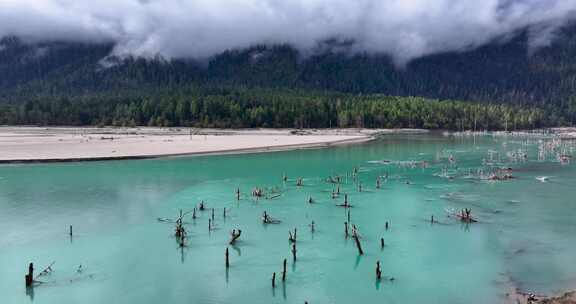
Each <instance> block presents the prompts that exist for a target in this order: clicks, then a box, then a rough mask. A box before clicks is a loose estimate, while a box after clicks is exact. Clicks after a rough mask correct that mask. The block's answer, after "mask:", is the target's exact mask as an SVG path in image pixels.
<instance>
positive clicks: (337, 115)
mask: <svg viewBox="0 0 576 304" xmlns="http://www.w3.org/2000/svg"><path fill="white" fill-rule="evenodd" d="M350 43H353V42H350ZM113 47H114V46H113V45H110V44H96V45H95V44H80V43H70V42H49V43H33V44H30V43H24V42H22V41H21V40H20V39H18V38H17V37H7V38H3V39H2V40H1V41H0V110H2V109H3V108H4V112H5V113H1V112H0V123H39V124H59V123H66V124H117V125H126V124H148V125H163V126H164V125H166V126H171V125H182V124H184V125H195V126H222V127H226V126H235V127H244V126H248V127H255V126H277V127H295V126H296V127H302V126H309V127H328V126H370V127H380V126H386V127H406V126H408V127H427V128H451V129H454V128H472V127H473V126H476V125H477V123H480V126H481V128H487V129H503V128H507V127H508V123H509V122H512V121H513V120H514V122H513V125H514V126H517V127H519V128H521V127H524V128H529V127H542V126H555V125H573V124H574V122H576V98H574V96H575V94H574V92H575V91H576V61H575V60H574V58H576V27H569V28H566V29H564V30H563V31H562V32H560V33H557V37H556V39H554V40H553V42H552V44H550V45H548V46H546V47H542V48H538V49H535V50H534V49H531V48H530V47H529V39H528V34H527V32H526V31H522V32H519V33H517V34H516V35H513V36H511V37H502V38H500V39H497V40H495V41H493V42H492V43H490V44H488V45H485V46H483V47H480V48H476V49H470V50H463V51H460V52H450V53H442V54H436V55H431V56H427V57H423V58H419V59H416V60H413V61H412V62H409V63H408V64H407V65H405V66H401V67H399V66H396V65H394V63H393V62H392V60H391V59H390V58H389V57H387V56H385V55H373V54H372V55H371V54H358V53H351V52H349V51H347V50H348V48H349V45H347V44H346V43H344V44H335V43H334V44H331V42H330V41H328V42H327V43H325V44H324V45H323V46H322V48H319V49H318V50H317V51H315V52H311V53H310V54H306V55H303V54H301V53H299V52H298V51H297V50H296V49H294V48H292V47H290V46H288V45H274V46H264V45H260V46H254V47H251V48H249V49H244V50H229V51H226V52H224V53H222V54H219V55H217V56H214V57H213V58H211V59H209V60H208V61H201V62H200V61H194V60H190V59H176V60H165V59H163V58H160V57H157V58H152V59H150V58H148V59H144V58H117V57H114V56H112V55H111V54H112V51H113ZM384 96H399V97H395V98H388V97H384ZM402 96H405V97H407V98H404V99H402V98H401V97H402ZM410 96H419V97H424V98H427V99H417V100H414V99H411V98H409V97H410ZM436 99H438V100H463V101H467V102H470V104H469V105H466V104H465V103H457V105H456V106H454V105H453V104H449V105H447V104H446V103H441V102H439V101H438V100H436ZM151 100H156V101H151ZM207 100H212V102H214V103H216V104H218V105H217V106H216V108H217V109H216V110H214V109H211V110H210V111H208V110H206V109H204V111H205V112H203V114H200V112H197V113H192V114H186V115H180V116H179V117H176V116H177V115H176V114H175V112H176V109H180V110H178V111H180V112H182V111H188V110H190V109H197V108H199V107H207V105H206V102H207ZM294 100H298V102H300V104H299V105H297V106H295V105H294V104H292V105H290V103H294ZM407 100H408V101H409V100H412V103H413V104H418V105H419V107H421V108H422V109H418V108H416V107H414V106H411V105H410V104H409V102H407ZM279 101H282V102H284V103H287V104H289V105H288V106H286V107H290V106H291V108H290V109H292V112H290V110H289V109H288V108H286V109H284V108H283V107H284V106H285V105H282V107H280V106H278V102H279ZM336 101H338V102H340V103H339V104H338V106H335V105H334V104H333V103H334V102H336ZM351 101H358V102H361V103H353V102H351ZM429 101H431V102H432V104H433V106H431V107H428V104H429V103H430V102H429ZM315 102H318V105H321V106H323V107H325V108H326V109H329V111H332V112H329V113H323V114H326V115H320V116H318V117H316V118H314V117H311V116H309V115H308V113H306V111H305V110H298V111H293V110H294V108H295V107H301V106H302V105H304V104H309V105H308V106H313V105H315ZM434 102H438V103H434ZM2 104H4V106H1V105H2ZM366 104H371V107H372V108H370V109H368V108H367V107H366ZM477 104H478V105H480V106H478V107H476V108H473V107H474V106H475V105H477ZM483 104H484V105H483ZM344 105H345V106H344ZM383 105H386V106H390V107H392V108H394V109H396V108H397V109H400V110H398V111H396V112H395V113H394V114H390V113H388V114H383V113H380V112H379V111H381V109H378V107H381V106H383ZM490 105H494V106H495V107H496V108H488V107H489V106H490ZM499 105H502V106H504V107H505V108H497V107H498V106H499ZM151 107H155V110H154V111H152V110H150V109H151ZM178 107H180V108H178ZM86 108H89V109H91V110H90V111H87V110H85V109H86ZM238 108H240V109H241V110H242V111H243V112H242V115H243V116H242V118H238V119H236V118H234V115H240V114H238V113H240V112H234V111H237V110H238ZM281 108H282V110H281ZM406 108H411V110H406ZM448 108H450V109H452V110H450V111H452V112H450V113H449V114H446V115H445V114H443V113H442V111H448V110H446V109H448ZM146 109H148V110H146ZM218 109H220V110H218ZM222 109H226V110H222ZM299 109H300V108H299ZM402 109H403V110H402ZM423 109H428V110H423ZM524 110H525V112H523V114H521V113H520V114H517V115H516V114H514V113H515V112H518V113H519V111H524ZM198 111H200V110H198ZM219 111H222V113H225V114H222V113H221V112H219ZM280 111H284V112H286V111H288V112H290V113H291V114H290V115H291V116H290V117H284V116H285V115H288V114H285V113H284V112H280ZM342 111H344V112H346V113H347V114H342ZM382 111H384V110H382ZM386 111H388V109H387V110H386ZM425 111H429V112H425ZM498 111H504V112H506V113H507V114H506V115H503V114H502V115H500V117H498V115H499V114H498ZM255 112H258V113H257V114H255ZM61 113H66V115H68V117H67V118H66V119H60V118H61V116H63V114H61ZM214 113H217V114H214ZM234 113H236V114H234ZM471 113H472V114H471ZM365 114H366V115H365ZM368 114H370V115H372V116H370V115H368ZM194 115H198V116H194ZM259 115H260V116H261V117H260V116H259ZM391 115H392V116H394V117H396V118H395V119H396V120H394V121H392V122H391V121H389V120H387V119H389V117H392V116H391ZM459 115H460V116H462V115H466V117H465V118H459V117H458V116H459ZM444 116H446V117H444ZM505 116H506V117H505ZM434 117H435V118H434ZM478 117H485V118H486V120H485V121H480V122H478V119H479V118H478ZM315 119H316V120H315Z"/></svg>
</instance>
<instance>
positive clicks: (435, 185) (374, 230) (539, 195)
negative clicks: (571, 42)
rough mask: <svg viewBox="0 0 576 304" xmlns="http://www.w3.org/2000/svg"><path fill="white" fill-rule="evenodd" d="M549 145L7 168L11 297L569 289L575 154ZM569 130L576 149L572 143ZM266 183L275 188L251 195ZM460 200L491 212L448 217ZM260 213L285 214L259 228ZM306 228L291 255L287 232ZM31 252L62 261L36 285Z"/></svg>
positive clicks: (464, 140) (468, 299) (214, 299)
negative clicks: (179, 221)
mask: <svg viewBox="0 0 576 304" xmlns="http://www.w3.org/2000/svg"><path fill="white" fill-rule="evenodd" d="M550 141H551V139H550V138H546V137H536V136H530V137H525V136H491V135H483V136H476V137H472V136H444V135H442V134H424V135H389V136H383V137H382V138H379V139H378V140H376V141H373V142H370V143H366V144H360V145H348V146H338V147H332V148H327V149H316V150H296V151H285V152H273V153H257V154H242V155H221V156H202V157H179V158H161V159H149V160H130V161H107V162H78V163H58V164H57V163H52V164H14V165H2V166H0V231H1V234H0V302H1V303H40V304H42V303H50V304H52V303H83V304H87V303H108V304H112V303H304V302H306V301H307V302H308V303H310V304H313V303H490V304H492V303H502V302H504V300H505V294H506V293H507V292H509V290H510V288H511V287H512V286H515V287H518V288H520V289H521V290H524V291H530V292H535V293H540V294H553V293H556V292H560V291H563V290H566V289H573V288H574V287H576V263H575V261H576V260H575V253H576V167H575V166H574V164H573V163H561V162H560V161H559V160H558V159H557V157H556V156H555V155H554V154H553V153H545V151H544V152H541V153H539V148H542V147H543V143H545V142H550ZM557 144H558V148H557V149H559V150H558V151H560V150H562V151H561V152H562V153H564V154H570V155H575V153H574V152H575V151H574V145H573V143H570V142H564V143H557ZM520 152H521V153H520ZM523 153H525V155H526V157H523V156H521V157H519V156H518V155H521V154H522V155H523ZM450 158H453V160H454V161H453V162H450ZM422 161H426V162H427V164H428V166H422V165H421V163H422ZM411 162H413V163H411ZM499 167H510V168H512V169H513V171H512V174H513V176H514V177H515V178H514V179H511V180H505V181H490V180H486V179H483V178H480V176H479V175H480V170H483V171H482V172H484V173H485V175H486V174H487V172H489V171H491V170H493V169H494V168H499ZM354 168H357V171H358V174H357V179H358V182H359V183H361V184H362V188H363V189H362V192H359V191H358V184H357V183H355V181H354V180H355V178H354V177H353V176H352V175H353V170H354ZM284 174H286V175H287V177H288V181H286V182H283V180H282V177H283V175H284ZM336 175H339V176H341V181H342V183H341V185H340V191H341V193H342V194H344V193H347V194H348V197H349V201H350V203H351V204H352V205H353V208H350V217H351V222H352V223H353V224H355V225H356V226H357V227H358V230H359V232H360V234H361V236H362V238H361V244H362V247H363V250H364V255H359V254H358V251H357V249H356V245H355V242H354V240H353V239H350V238H346V237H345V235H344V222H345V221H347V218H346V211H347V210H346V209H345V208H342V207H338V206H336V205H337V204H341V203H342V202H343V200H344V198H343V195H340V196H339V197H337V198H336V199H333V198H332V197H331V196H332V191H333V190H334V189H335V188H336V185H335V184H332V183H329V182H328V181H327V178H328V177H329V176H336ZM377 176H382V186H381V188H380V189H376V178H377ZM385 176H388V178H387V179H386V178H385ZM299 177H301V178H303V183H304V185H303V186H302V187H297V186H296V179H297V178H299ZM543 177H547V178H543ZM254 187H262V188H264V189H265V192H267V193H270V192H271V191H274V193H277V194H280V195H279V196H278V197H276V198H274V199H265V198H261V199H258V200H256V199H255V198H253V197H252V196H251V195H250V192H251V190H252V189H253V188H254ZM236 188H240V190H241V200H240V201H237V200H236V198H235V189H236ZM310 196H311V197H312V198H313V199H314V203H313V204H309V203H308V202H307V201H308V197H310ZM201 200H203V201H204V202H205V204H206V207H207V208H208V210H206V211H202V212H200V211H198V213H197V215H198V218H196V219H193V218H192V217H191V214H187V215H186V216H185V217H184V223H185V225H184V227H185V229H186V230H187V231H188V238H187V240H186V247H185V248H180V246H179V245H178V243H177V242H176V239H175V237H174V227H175V225H174V223H171V222H162V221H159V220H158V218H168V219H176V217H177V215H178V213H179V210H183V212H188V211H190V210H192V209H193V208H194V207H195V206H197V205H198V203H199V202H200V201H201ZM211 208H214V210H215V212H214V213H215V219H214V222H215V228H214V229H213V230H212V231H209V229H208V219H209V218H210V217H211ZM223 208H227V212H226V213H227V214H226V218H224V217H223ZM463 208H471V209H472V214H473V216H474V217H476V218H477V219H478V222H477V223H472V224H464V223H461V222H459V221H458V220H456V219H454V218H451V217H448V216H447V212H446V210H452V209H454V210H460V209H463ZM263 211H266V212H267V213H268V214H270V215H271V216H272V217H274V218H276V219H279V220H281V223H279V224H268V225H265V224H263V223H262V221H261V215H262V213H263ZM431 215H434V217H435V219H436V221H437V222H436V223H433V224H432V223H430V217H431ZM312 221H314V223H315V231H314V232H312V231H311V229H310V227H309V224H310V223H311V222H312ZM386 222H389V224H390V228H389V229H388V230H386V229H385V223H386ZM70 225H73V230H74V233H73V236H72V237H70V236H69V234H68V231H69V226H70ZM294 228H297V231H298V241H297V261H296V262H293V260H292V256H291V255H292V254H291V248H292V246H291V244H290V243H289V241H288V231H289V230H291V229H294ZM232 229H241V230H242V235H241V237H240V239H239V241H238V242H237V243H236V245H235V246H230V245H228V241H229V239H230V231H231V230H232ZM380 238H384V240H385V247H384V248H383V249H381V248H380ZM226 248H229V252H230V268H229V269H226V268H225V263H224V252H225V250H226ZM285 258H287V259H288V267H287V268H288V269H287V274H286V275H287V277H286V281H285V282H282V281H281V274H280V273H281V271H282V261H283V259H285ZM376 261H380V262H381V265H382V272H383V275H384V279H383V280H380V281H378V280H376V277H375V265H376ZM30 262H34V265H35V269H36V273H38V272H40V271H41V270H42V269H43V268H44V267H46V266H48V265H50V264H51V263H52V262H55V263H54V265H53V266H52V268H53V271H52V272H51V273H50V274H48V275H43V276H40V277H38V278H37V280H39V281H42V282H44V283H43V284H40V285H38V286H35V287H34V288H32V289H27V288H26V287H25V286H24V275H25V273H26V272H27V268H28V263H30ZM80 265H82V271H80V272H79V271H78V268H79V266H80ZM273 272H276V275H277V277H276V288H272V286H271V278H272V273H273ZM392 277H393V278H394V280H393V281H392V280H389V278H392Z"/></svg>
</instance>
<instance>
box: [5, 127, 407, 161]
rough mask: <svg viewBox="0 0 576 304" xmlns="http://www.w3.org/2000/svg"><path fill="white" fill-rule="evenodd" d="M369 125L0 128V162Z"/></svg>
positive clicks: (317, 138) (206, 149)
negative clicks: (286, 127)
mask: <svg viewBox="0 0 576 304" xmlns="http://www.w3.org/2000/svg"><path fill="white" fill-rule="evenodd" d="M391 132H418V131H417V130H403V131H402V130H400V131H398V130H374V129H329V130H293V129H246V130H221V129H191V128H72V127H57V128H42V127H0V163H18V162H57V161H87V160H113V159H131V158H153V157H162V156H177V155H199V154H212V153H246V152H261V151H277V150H285V149H297V148H318V147H325V146H330V145H337V144H350V143H360V142H366V141H369V140H372V139H374V136H375V135H376V134H381V133H391Z"/></svg>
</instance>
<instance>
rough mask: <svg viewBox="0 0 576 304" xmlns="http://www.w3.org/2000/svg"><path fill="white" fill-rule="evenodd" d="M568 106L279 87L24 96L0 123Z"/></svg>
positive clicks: (490, 112)
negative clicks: (138, 93) (137, 93)
mask: <svg viewBox="0 0 576 304" xmlns="http://www.w3.org/2000/svg"><path fill="white" fill-rule="evenodd" d="M570 105H572V107H570V108H560V107H558V106H552V105H550V106H543V107H542V106H541V107H538V106H527V105H516V104H496V103H475V102H465V101H456V100H438V99H428V98H422V97H397V96H383V95H356V94H345V93H332V92H314V91H303V90H287V89H222V88H220V89H199V88H197V89H194V88H192V89H190V90H180V91H166V92H159V93H157V94H148V93H146V94H142V95H136V94H98V95H83V96H77V97H68V96H60V97H58V96H43V97H28V98H27V99H26V100H20V101H19V102H17V103H16V102H13V103H4V104H0V124H9V125H23V124H25V125H73V126H157V127H176V126H182V127H216V128H254V127H270V128H330V127H339V128H349V127H364V128H424V129H448V130H504V129H508V130H514V129H532V128H541V127H550V126H560V125H572V124H573V121H574V118H575V117H576V102H572V103H570Z"/></svg>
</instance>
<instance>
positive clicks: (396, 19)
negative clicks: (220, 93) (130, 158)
mask: <svg viewBox="0 0 576 304" xmlns="http://www.w3.org/2000/svg"><path fill="white" fill-rule="evenodd" d="M575 17H576V0H83V1H77V0H2V1H0V37H5V36H18V37H20V38H22V39H24V40H26V41H31V42H37V41H54V40H60V41H76V42H89V43H113V44H114V45H115V47H114V51H113V55H119V56H124V55H134V56H143V57H153V56H156V55H161V56H163V57H165V58H168V59H170V58H195V59H204V58H208V57H210V56H212V55H215V54H217V53H220V52H222V51H225V50H230V49H240V48H246V47H250V46H253V45H255V44H280V43H287V44H290V45H292V46H294V47H296V48H298V49H299V50H301V51H304V52H307V51H310V50H313V49H315V48H316V47H317V46H318V44H319V43H320V42H322V41H326V40H329V39H336V40H339V41H353V42H354V43H353V45H352V46H351V50H352V51H355V52H367V53H374V54H388V55H390V56H392V58H394V59H395V60H396V61H397V62H398V63H405V62H407V61H409V60H411V59H413V58H417V57H421V56H424V55H429V54H434V53H439V52H445V51H458V50H467V49H472V48H475V47H478V46H481V45H483V44H486V43H488V42H490V41H492V40H493V39H495V38H501V37H506V36H511V35H513V34H514V33H516V32H517V31H519V30H523V29H528V30H529V37H530V43H531V45H532V46H534V47H538V46H543V45H546V44H549V43H550V42H551V41H552V40H553V39H554V35H555V33H556V32H557V31H558V29H559V28H561V27H562V26H564V25H566V24H567V23H568V22H570V21H572V20H573V19H574V18H575Z"/></svg>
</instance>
